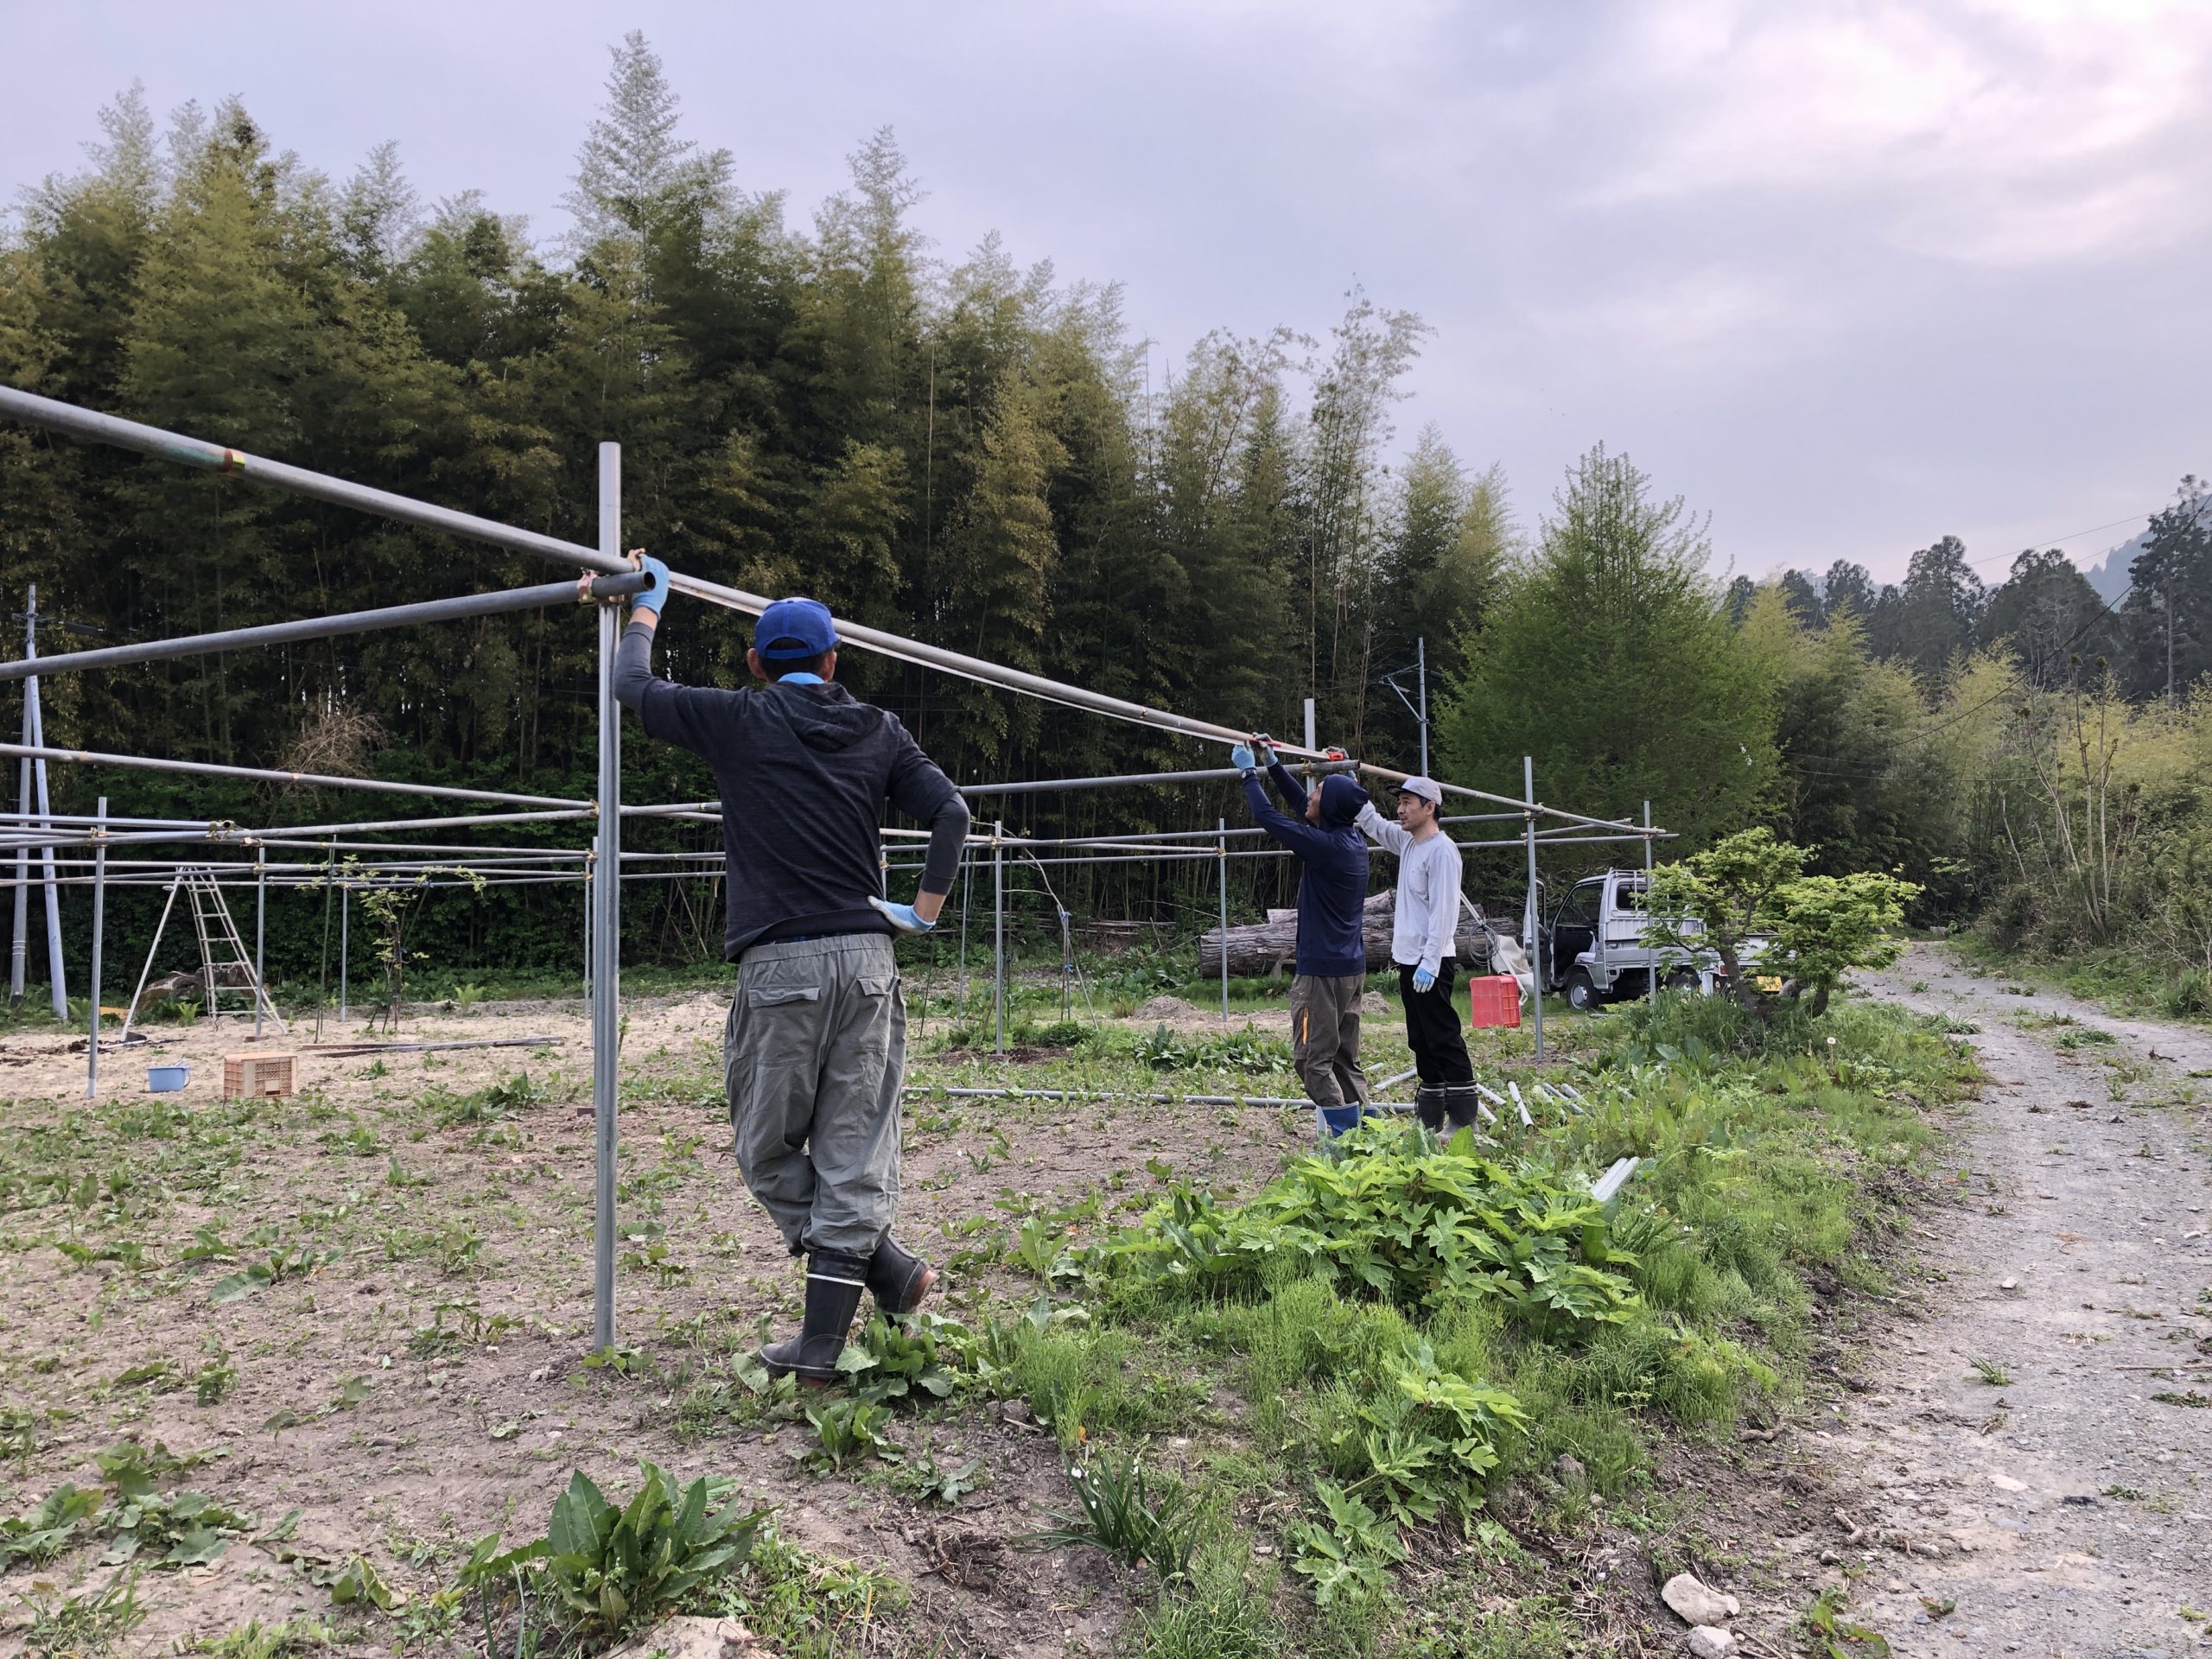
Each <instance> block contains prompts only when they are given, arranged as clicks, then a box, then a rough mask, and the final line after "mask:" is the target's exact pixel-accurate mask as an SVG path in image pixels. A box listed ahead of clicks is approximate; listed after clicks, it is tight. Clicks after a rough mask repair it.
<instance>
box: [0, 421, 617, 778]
mask: <svg viewBox="0 0 2212 1659" xmlns="http://www.w3.org/2000/svg"><path fill="white" fill-rule="evenodd" d="M0 390H5V388H0ZM0 756H4V757H6V758H7V759H9V760H58V761H73V762H75V763H76V764H78V765H79V766H130V767H134V768H136V769H137V770H139V771H142V772H188V773H189V774H191V775H192V776H193V777H195V778H243V779H247V780H249V781H250V782H253V783H262V784H298V785H302V786H303V787H307V788H310V789H359V790H367V791H371V792H372V793H376V794H383V795H418V796H421V797H423V798H425V799H429V800H435V801H485V802H490V803H493V804H499V805H505V806H580V807H584V808H586V809H588V808H589V807H590V805H591V803H590V802H589V801H572V800H566V799H563V798H562V797H560V796H557V795H517V794H512V793H511V792H509V791H505V790H496V789H454V788H450V787H448V786H447V785H442V784H395V783H389V782H386V781H385V779H381V778H334V777H330V776H328V775H327V774H325V773H322V772H272V771H270V770H268V769H266V768H264V767H261V766H218V765H216V764H215V763H214V762H213V761H212V760H156V759H154V758H152V757H151V756H148V755H143V754H103V753H99V751H97V750H93V749H56V748H41V747H35V746H33V745H31V744H28V743H0Z"/></svg>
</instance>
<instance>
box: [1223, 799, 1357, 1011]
mask: <svg viewBox="0 0 2212 1659" xmlns="http://www.w3.org/2000/svg"><path fill="white" fill-rule="evenodd" d="M1268 777H1270V778H1272V779H1274V785H1275V788H1276V790H1277V791H1279V792H1280V793H1281V796H1282V798H1283V799H1284V801H1285V802H1286V803H1287V804H1288V805H1289V807H1290V812H1289V814H1288V815H1285V814H1284V813H1281V812H1279V811H1277V810H1275V808H1274V804H1273V803H1272V802H1270V801H1269V800H1268V792H1267V791H1266V790H1265V789H1263V788H1262V787H1261V785H1260V779H1259V776H1258V774H1257V773H1256V772H1246V773H1245V774H1244V798H1245V800H1246V802H1247V803H1249V804H1250V806H1251V808H1252V817H1254V818H1255V820H1257V822H1258V823H1259V824H1260V826H1261V827H1262V829H1265V830H1266V831H1267V832H1268V834H1269V835H1271V836H1274V838H1275V839H1276V840H1277V841H1279V842H1281V843H1282V844H1283V845H1284V846H1286V847H1287V848H1289V849H1290V850H1291V851H1292V852H1294V853H1295V854H1297V855H1298V871H1299V874H1298V971H1299V972H1300V973H1301V974H1313V975H1317V976H1321V977H1323V978H1329V979H1335V978H1341V977H1342V976H1344V975H1347V974H1364V973H1366V971H1367V943H1366V940H1365V939H1364V938H1363V937H1362V935H1361V932H1360V919H1361V912H1362V911H1363V909H1364V908H1365V906H1366V904H1367V837H1366V836H1363V835H1362V834H1361V833H1360V832H1359V828H1358V826H1357V824H1355V823H1353V822H1352V820H1353V819H1355V818H1357V817H1358V816H1359V809H1360V808H1361V807H1363V806H1364V805H1366V804H1367V791H1365V790H1363V789H1362V788H1361V787H1360V786H1359V785H1357V784H1356V783H1354V782H1353V781H1352V780H1351V779H1350V778H1347V777H1345V776H1344V774H1343V773H1341V772H1332V773H1331V774H1330V775H1329V776H1328V777H1326V778H1324V779H1322V780H1321V822H1320V823H1319V824H1311V823H1306V790H1305V788H1304V786H1303V785H1300V783H1299V781H1298V779H1296V778H1295V777H1294V776H1293V775H1292V774H1291V771H1290V768H1289V767H1287V766H1284V765H1283V764H1282V763H1281V761H1277V762H1276V763H1275V764H1274V766H1269V767H1268Z"/></svg>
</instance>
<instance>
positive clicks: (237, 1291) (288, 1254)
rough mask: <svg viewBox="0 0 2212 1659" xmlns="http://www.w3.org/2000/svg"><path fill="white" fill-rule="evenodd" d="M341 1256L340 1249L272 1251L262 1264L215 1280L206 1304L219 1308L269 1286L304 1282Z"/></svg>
mask: <svg viewBox="0 0 2212 1659" xmlns="http://www.w3.org/2000/svg"><path fill="white" fill-rule="evenodd" d="M345 1254H346V1252H345V1251H343V1250H342V1249H331V1250H323V1251H316V1250H313V1249H308V1247H307V1246H306V1245H304V1244H301V1245H294V1246H293V1247H291V1248H290V1249H282V1248H279V1249H273V1250H271V1251H270V1252H269V1254H268V1255H266V1256H264V1258H263V1259H262V1260H260V1261H258V1262H248V1263H247V1264H246V1265H245V1267H244V1268H240V1269H239V1270H238V1272H236V1273H233V1274H229V1275H227V1276H226V1277H224V1278H221V1279H218V1280H217V1281H215V1283H214V1284H213V1287H210V1288H209V1290H208V1292H207V1300H209V1301H210V1302H212V1303H213V1304H214V1305H215V1306H218V1307H220V1306H222V1305H223V1304H224V1303H226V1302H235V1301H237V1300H239V1299H240V1298H242V1297H246V1296H257V1295H258V1294H261V1293H262V1292H263V1291H264V1290H267V1289H268V1288H269V1287H270V1286H271V1285H282V1284H289V1283H291V1282H293V1281H296V1280H301V1279H305V1278H307V1277H308V1275H309V1274H313V1273H315V1271H316V1270H317V1269H318V1268H324V1267H327V1266H328V1265H329V1264H330V1263H331V1262H335V1261H337V1260H338V1259H339V1258H340V1256H342V1255H345Z"/></svg>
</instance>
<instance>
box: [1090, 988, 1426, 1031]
mask: <svg viewBox="0 0 2212 1659" xmlns="http://www.w3.org/2000/svg"><path fill="white" fill-rule="evenodd" d="M1359 1011H1360V1014H1361V1015H1362V1016H1363V1018H1365V1019H1369V1020H1373V1019H1377V1018H1385V1019H1387V1018H1389V1017H1390V1016H1392V1015H1395V1014H1397V1013H1398V1008H1397V1007H1396V1005H1395V1004H1394V1003H1392V1002H1391V1001H1389V1000H1388V999H1387V998H1384V997H1383V996H1380V995H1376V993H1375V992H1373V991H1370V992H1369V993H1368V994H1367V995H1365V996H1363V997H1362V998H1361V999H1360V1003H1359ZM1129 1020H1130V1022H1131V1023H1132V1024H1135V1025H1139V1026H1144V1027H1152V1026H1166V1027H1167V1028H1168V1029H1169V1030H1170V1031H1175V1032H1194V1033H1198V1034H1199V1035H1202V1036H1210V1035H1213V1034H1216V1033H1219V1032H1220V1031H1222V1030H1223V1029H1224V1027H1223V1025H1222V1022H1221V1006H1220V1004H1218V1003H1216V1004H1215V1005H1214V1006H1212V1007H1199V1006H1198V1004H1197V1003H1194V1002H1186V1001H1184V1000H1183V999H1182V998H1181V997H1179V996H1155V997H1154V998H1152V999H1151V1000H1150V1001H1147V1002H1145V1003H1143V1004H1141V1006H1139V1007H1138V1008H1137V1009H1136V1011H1135V1013H1134V1014H1131V1015H1130V1016H1129ZM1248 1027H1249V1029H1251V1030H1253V1031H1256V1032H1259V1033H1262V1034H1263V1035H1266V1036H1269V1037H1281V1038H1282V1039H1284V1040H1285V1041H1288V1040H1289V1038H1290V1007H1289V1005H1288V1004H1287V1003H1286V1004H1283V1005H1281V1006H1280V1007H1253V1006H1251V1005H1250V1004H1249V1003H1239V1002H1232V1003H1230V1005H1229V1025H1228V1027H1227V1029H1229V1030H1231V1031H1242V1030H1244V1029H1247V1028H1248Z"/></svg>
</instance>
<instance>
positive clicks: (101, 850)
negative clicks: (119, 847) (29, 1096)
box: [85, 795, 107, 1100]
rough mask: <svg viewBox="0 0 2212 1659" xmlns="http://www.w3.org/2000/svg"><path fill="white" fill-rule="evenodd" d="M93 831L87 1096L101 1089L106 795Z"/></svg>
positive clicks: (97, 811) (105, 925) (94, 1096)
mask: <svg viewBox="0 0 2212 1659" xmlns="http://www.w3.org/2000/svg"><path fill="white" fill-rule="evenodd" d="M93 823H94V828H93V830H92V1033H91V1035H90V1038H89V1039H88V1040H87V1041H86V1044H85V1097H86V1099H87V1100H91V1099H95V1098H97V1097H98V1096H99V1092H100V937H101V935H102V933H103V932H104V931H105V929H106V927H107V797H106V796H105V795H103V796H101V797H100V803H99V808H98V809H97V810H95V812H94V814H93Z"/></svg>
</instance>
